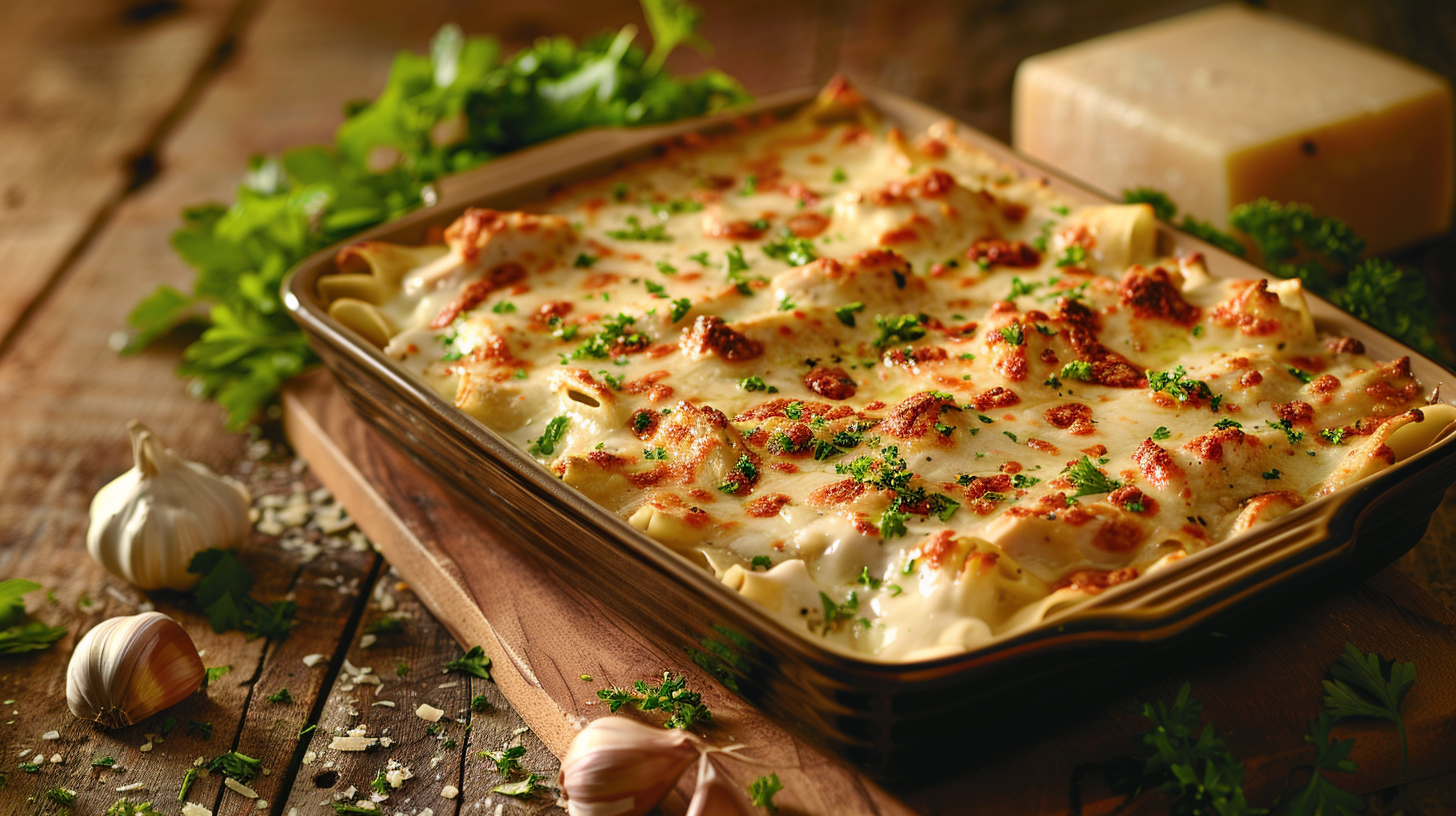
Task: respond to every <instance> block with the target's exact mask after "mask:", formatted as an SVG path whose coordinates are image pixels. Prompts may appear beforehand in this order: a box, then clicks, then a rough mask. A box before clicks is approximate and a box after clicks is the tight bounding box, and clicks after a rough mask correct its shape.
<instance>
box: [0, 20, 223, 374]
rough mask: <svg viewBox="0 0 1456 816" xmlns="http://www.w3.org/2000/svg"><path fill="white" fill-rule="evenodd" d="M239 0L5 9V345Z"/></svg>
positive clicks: (172, 105)
mask: <svg viewBox="0 0 1456 816" xmlns="http://www.w3.org/2000/svg"><path fill="white" fill-rule="evenodd" d="M249 5H250V4H249V3H247V2H242V1H241V0H196V1H195V2H189V3H187V4H186V5H183V4H181V3H171V4H168V3H141V2H131V1H130V0H129V1H128V2H117V1H116V0H111V1H110V2H93V3H7V4H5V6H4V8H3V9H0V31H4V32H5V48H4V49H3V52H0V121H4V122H5V125H6V127H5V128H4V129H0V179H3V182H0V266H3V267H4V269H5V270H6V272H5V275H3V276H0V347H3V345H4V343H5V338H6V337H7V336H8V335H9V334H10V332H11V330H12V329H13V328H14V326H15V324H16V321H18V320H19V319H20V318H21V315H22V314H24V313H25V311H26V309H27V308H28V307H29V306H30V304H31V303H32V302H33V301H34V300H35V298H37V297H38V296H40V295H41V294H42V293H43V292H44V291H45V290H46V287H47V286H48V284H49V283H50V282H51V281H52V279H53V278H54V277H55V276H56V275H57V274H60V273H61V271H62V269H63V268H64V267H65V265H66V264H67V263H68V262H69V260H70V259H71V252H72V251H73V249H74V248H75V247H76V246H77V245H78V243H80V242H81V241H82V240H83V239H84V238H85V236H86V235H87V234H88V232H89V231H91V230H93V228H94V227H95V225H96V224H98V223H99V222H101V221H104V220H105V218H106V215H107V214H108V213H109V211H110V210H111V209H112V208H113V207H114V206H115V204H116V203H117V202H118V201H119V200H120V199H121V197H122V196H123V195H124V194H125V192H126V190H127V188H128V187H129V186H131V185H134V184H137V183H140V182H144V181H145V180H146V175H147V174H148V173H150V172H152V171H154V170H155V168H154V167H153V166H152V164H151V163H150V162H149V161H147V159H148V158H149V157H150V156H151V154H152V152H153V151H154V150H155V148H156V147H157V145H158V144H159V143H160V142H161V141H162V140H163V139H164V138H165V137H166V134H167V132H168V130H169V129H170V127H171V125H172V124H173V120H172V119H171V118H170V115H171V114H172V113H174V112H175V111H176V110H177V109H178V107H179V105H185V104H186V96H187V91H188V89H189V87H193V86H194V80H197V84H200V83H202V82H205V79H206V77H205V76H202V77H200V78H199V74H204V75H205V74H206V73H207V71H206V69H207V67H208V66H209V64H210V61H211V60H212V59H213V56H214V55H215V54H216V53H217V51H218V49H219V48H220V47H221V46H222V45H223V43H225V42H226V41H227V40H228V39H229V38H230V37H231V36H232V35H233V34H234V33H235V30H236V28H237V27H239V26H240V25H242V23H243V19H242V18H244V17H246V9H247V7H248V6H249Z"/></svg>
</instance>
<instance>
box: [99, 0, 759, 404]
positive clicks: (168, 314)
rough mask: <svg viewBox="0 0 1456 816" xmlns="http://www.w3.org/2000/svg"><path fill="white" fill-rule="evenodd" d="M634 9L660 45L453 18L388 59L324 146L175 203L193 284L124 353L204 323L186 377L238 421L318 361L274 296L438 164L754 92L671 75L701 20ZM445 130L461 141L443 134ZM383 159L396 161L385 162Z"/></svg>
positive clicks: (672, 7) (142, 316)
mask: <svg viewBox="0 0 1456 816" xmlns="http://www.w3.org/2000/svg"><path fill="white" fill-rule="evenodd" d="M643 7H644V10H645V12H646V14H647V19H648V22H649V25H650V27H651V29H652V36H653V39H654V40H655V44H654V47H653V50H652V53H651V54H650V55H649V54H647V53H645V52H644V51H643V50H642V49H640V48H636V47H634V46H633V45H632V41H633V39H634V36H635V34H636V28H635V27H634V26H630V25H629V26H624V27H623V28H622V29H621V30H620V31H618V32H617V33H616V34H604V35H601V36H598V37H595V38H593V39H590V40H588V41H586V42H583V43H581V44H577V43H574V42H572V41H571V40H569V39H566V38H564V37H554V38H544V39H541V40H539V41H537V42H536V43H535V44H534V45H532V46H531V47H529V48H526V49H524V50H522V51H520V52H518V53H516V54H515V55H513V56H511V57H508V58H502V55H501V51H500V45H499V44H498V43H497V42H496V41H495V40H494V39H493V38H490V37H470V38H466V37H465V36H463V35H462V34H461V32H460V29H459V28H457V27H455V26H453V25H451V26H446V27H445V28H442V29H441V30H440V31H439V33H437V34H436V35H435V37H434V39H433V40H432V41H431V43H430V52H429V54H428V55H422V54H415V53H412V52H402V53H400V54H399V55H397V56H396V57H395V60H394V64H393V65H392V67H391V69H390V74H389V81H388V83H387V84H386V85H385V87H384V90H383V91H382V92H381V93H380V94H379V96H378V97H377V98H376V99H374V100H373V101H363V102H355V103H351V104H350V105H348V106H347V107H346V111H345V112H346V118H345V120H344V122H343V124H341V125H340V126H339V129H338V131H337V132H336V133H335V137H334V143H333V144H332V145H310V146H307V147H300V148H295V149H293V150H288V151H284V153H283V154H282V155H279V156H271V157H263V158H255V159H254V160H253V161H252V162H251V163H250V165H249V170H248V174H247V176H246V178H245V180H244V182H243V184H242V186H241V187H240V188H239V189H238V194H237V199H236V201H234V202H233V203H232V205H231V206H228V205H223V204H218V203H209V204H202V205H199V206H196V207H191V208H188V209H187V210H185V211H184V212H183V215H182V219H183V223H182V227H181V229H179V230H178V231H177V232H176V233H174V234H173V236H172V246H173V248H174V249H175V250H176V251H177V254H179V255H180V256H182V259H183V260H184V261H185V262H186V263H187V264H188V265H189V266H191V267H193V268H194V269H195V270H196V271H197V276H196V279H195V281H194V283H193V286H192V291H191V292H190V293H184V292H181V291H179V290H177V289H175V288H173V287H170V286H162V287H159V288H158V289H157V290H156V291H155V292H153V293H152V294H151V295H149V296H147V297H146V298H145V299H143V300H142V301H141V302H140V303H138V304H137V305H136V307H135V308H134V309H133V310H132V312H131V314H130V316H129V317H128V323H129V324H130V325H131V328H132V329H133V331H134V334H133V337H132V339H131V341H130V343H128V345H127V347H126V349H125V353H136V352H138V351H140V350H141V349H143V348H145V347H147V346H148V345H149V344H150V343H151V342H152V341H154V340H156V339H157V338H158V337H161V336H162V335H165V334H167V333H168V332H170V331H171V330H172V329H173V328H175V327H176V326H178V325H180V324H182V323H188V322H195V323H198V324H200V325H201V326H202V327H203V331H202V335H201V337H200V338H199V339H197V340H196V341H195V342H193V343H192V344H191V345H189V346H188V347H187V349H186V350H185V351H184V352H183V361H182V365H181V367H180V368H179V373H180V374H181V375H182V376H184V377H187V378H189V379H191V380H192V381H193V382H194V383H195V388H196V390H197V391H198V393H200V394H201V395H203V396H205V397H209V398H212V399H215V400H217V401H218V402H219V403H220V404H222V406H223V407H224V408H226V409H227V411H228V417H229V427H231V428H239V427H241V426H243V425H245V424H246V423H247V422H249V421H250V420H252V419H253V418H254V416H256V414H257V413H258V411H259V409H261V408H263V407H265V406H266V405H268V404H269V403H271V402H272V401H273V400H274V399H275V397H276V395H277V392H278V389H279V387H280V386H281V385H282V384H283V382H284V381H286V380H288V379H290V378H291V377H294V376H296V375H298V374H299V373H301V372H302V371H304V370H305V369H307V368H309V367H310V366H312V365H314V364H316V363H317V361H318V359H317V357H316V356H315V355H314V354H313V352H312V350H311V349H310V348H309V347H308V344H307V342H306V341H305V339H304V336H303V334H302V332H300V331H299V329H298V327H297V326H295V325H294V324H293V321H292V320H291V319H290V318H289V317H288V315H287V313H286V311H285V310H284V309H283V306H282V302H281V300H280V295H279V288H280V286H281V285H282V282H283V278H284V276H285V274H286V273H287V272H288V270H289V269H290V268H291V267H292V266H293V265H294V264H296V263H298V262H299V261H300V260H302V259H303V258H305V257H307V256H308V255H310V254H312V253H313V252H315V251H317V250H320V249H322V248H324V247H327V246H329V245H330V244H333V243H336V242H338V241H342V240H344V239H345V238H348V237H349V236H350V235H353V234H355V233H357V232H359V231H361V230H364V229H367V228H368V227H372V226H374V225H376V224H380V223H383V222H385V221H388V220H390V219H392V218H395V217H397V216H400V215H402V214H404V213H407V212H409V211H410V210H413V209H415V208H417V207H420V206H422V205H424V204H428V203H430V202H431V201H433V200H434V195H435V194H434V191H433V190H432V188H431V187H430V185H431V183H433V182H434V181H436V180H437V179H439V178H440V177H441V176H444V175H446V174H449V173H456V172H460V171H462V170H468V169H470V168H473V167H477V166H479V165H481V164H484V163H486V162H488V161H490V160H492V159H494V158H496V157H498V156H501V155H504V154H506V153H510V152H512V151H514V150H519V149H521V148H523V147H526V146H529V145H533V144H537V143H539V142H543V141H546V140H547V139H552V138H555V137H557V136H561V135H564V134H567V133H571V132H573V131H577V130H582V129H585V128H591V127H610V126H627V125H646V124H653V123H660V122H667V121H671V120H674V119H680V118H684V117H689V116H698V115H701V114H705V113H711V112H714V111H718V110H721V109H724V108H727V107H730V106H733V105H737V104H740V103H742V102H744V101H746V100H747V99H748V95H747V93H746V92H745V91H744V90H743V88H742V86H740V85H739V84H738V83H737V82H736V81H735V80H733V79H732V78H730V77H728V76H727V75H725V74H722V73H719V72H715V71H709V72H706V73H703V74H700V75H698V76H694V77H685V78H677V77H673V76H670V75H668V74H666V73H664V72H663V71H662V70H661V68H662V63H663V60H665V59H666V57H667V55H668V53H669V52H671V51H672V50H673V48H675V47H676V46H677V45H678V44H680V43H689V44H693V45H697V46H699V47H702V46H703V45H704V43H703V42H702V40H701V38H699V37H698V36H697V34H696V29H697V26H698V24H699V23H700V22H701V14H700V13H699V12H698V10H697V9H696V8H694V7H693V6H690V5H688V4H687V3H684V2H681V0H643ZM451 126H454V128H455V130H456V131H458V132H460V133H461V134H462V135H459V136H457V137H453V138H451V137H441V136H440V135H439V134H440V133H441V132H443V131H445V130H449V129H450V127H451ZM381 155H386V156H388V157H391V158H392V161H390V163H389V164H388V166H387V167H384V168H382V169H379V168H378V166H377V164H375V161H377V159H378V158H379V156H381Z"/></svg>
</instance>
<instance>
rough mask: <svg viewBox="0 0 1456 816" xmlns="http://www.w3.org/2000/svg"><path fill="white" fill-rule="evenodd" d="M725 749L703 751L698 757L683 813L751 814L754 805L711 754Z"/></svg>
mask: <svg viewBox="0 0 1456 816" xmlns="http://www.w3.org/2000/svg"><path fill="white" fill-rule="evenodd" d="M715 753H716V756H724V755H725V752H721V751H719V752H704V754H703V758H702V759H700V760H698V785H697V787H695V788H693V798H692V801H691V802H689V803H688V813H687V816H753V814H754V808H753V805H752V803H750V802H749V801H748V797H747V796H745V795H744V793H743V790H742V789H741V788H739V787H738V786H737V785H735V784H734V783H733V780H731V779H729V778H728V777H726V776H724V775H723V773H722V772H720V771H719V770H718V767H717V765H716V764H715V763H714V756H715Z"/></svg>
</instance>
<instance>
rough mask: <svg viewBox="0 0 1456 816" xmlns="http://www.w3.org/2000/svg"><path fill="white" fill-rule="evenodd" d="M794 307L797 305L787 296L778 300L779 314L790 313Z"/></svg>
mask: <svg viewBox="0 0 1456 816" xmlns="http://www.w3.org/2000/svg"><path fill="white" fill-rule="evenodd" d="M796 305H797V304H796V303H794V301H793V299H792V298H790V297H789V296H788V295H787V294H785V295H784V296H783V297H781V298H779V311H781V312H788V311H792V310H793V309H794V307H795V306H796Z"/></svg>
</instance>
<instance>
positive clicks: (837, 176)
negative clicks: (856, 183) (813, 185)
mask: <svg viewBox="0 0 1456 816" xmlns="http://www.w3.org/2000/svg"><path fill="white" fill-rule="evenodd" d="M829 181H830V182H831V183H833V184H843V183H844V182H846V181H849V176H847V175H845V172H844V168H843V167H836V168H834V172H833V173H830V174H829Z"/></svg>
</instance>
